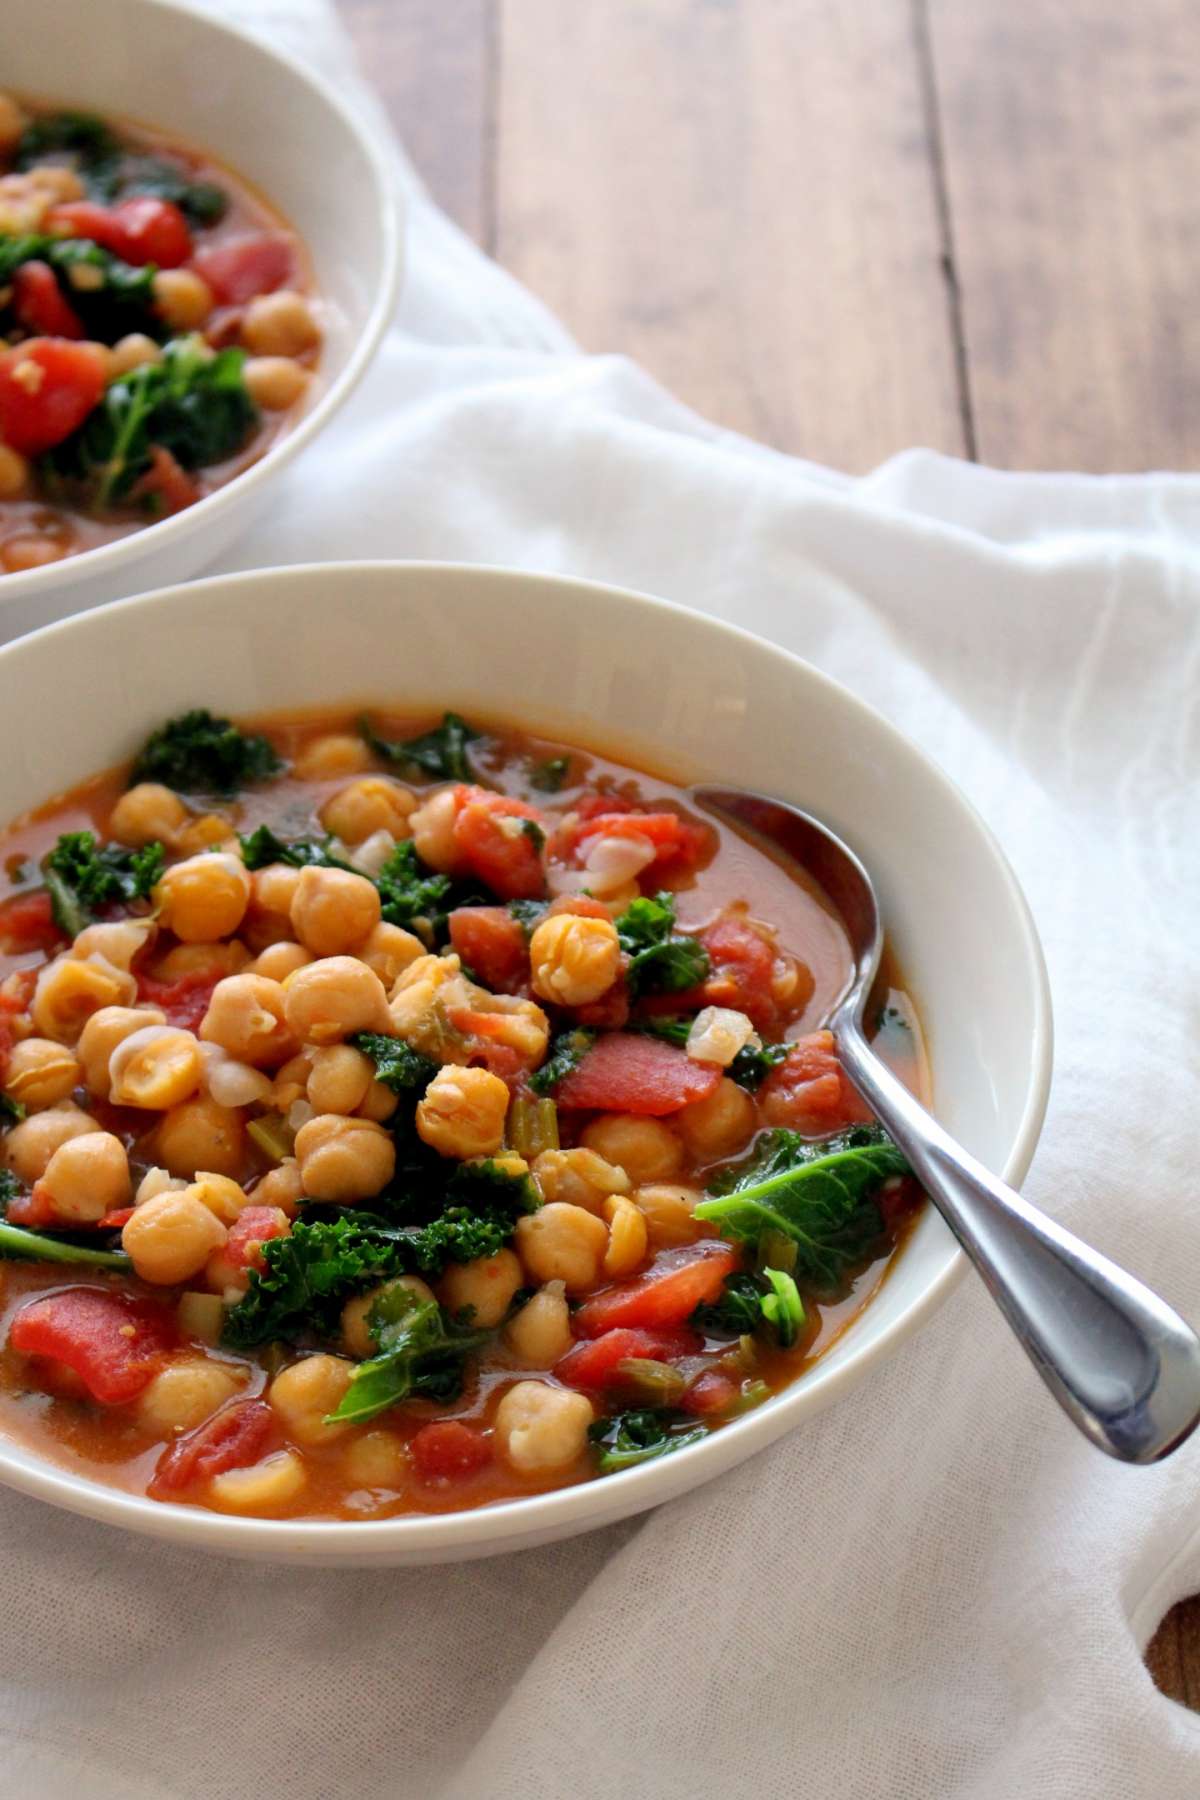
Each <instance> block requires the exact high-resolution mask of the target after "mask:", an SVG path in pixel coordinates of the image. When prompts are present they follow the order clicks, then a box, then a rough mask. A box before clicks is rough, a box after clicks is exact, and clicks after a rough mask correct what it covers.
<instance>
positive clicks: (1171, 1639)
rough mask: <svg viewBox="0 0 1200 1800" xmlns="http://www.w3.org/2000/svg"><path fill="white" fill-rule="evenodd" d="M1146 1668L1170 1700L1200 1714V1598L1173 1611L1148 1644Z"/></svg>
mask: <svg viewBox="0 0 1200 1800" xmlns="http://www.w3.org/2000/svg"><path fill="white" fill-rule="evenodd" d="M1146 1667H1147V1668H1148V1669H1149V1671H1150V1676H1151V1679H1152V1680H1153V1682H1154V1685H1155V1687H1157V1688H1158V1689H1160V1691H1161V1692H1162V1693H1164V1694H1165V1695H1166V1696H1167V1698H1168V1699H1169V1700H1178V1701H1179V1702H1180V1704H1181V1705H1183V1706H1190V1707H1191V1708H1192V1710H1193V1711H1194V1712H1200V1595H1196V1596H1194V1597H1193V1598H1192V1599H1190V1600H1181V1601H1180V1603H1179V1605H1178V1606H1174V1607H1172V1608H1171V1611H1170V1612H1169V1613H1168V1614H1167V1616H1166V1618H1165V1619H1164V1620H1163V1622H1162V1624H1161V1625H1160V1626H1159V1628H1158V1630H1157V1631H1156V1632H1155V1634H1154V1636H1153V1638H1152V1639H1151V1641H1150V1643H1149V1644H1148V1645H1147V1648H1146Z"/></svg>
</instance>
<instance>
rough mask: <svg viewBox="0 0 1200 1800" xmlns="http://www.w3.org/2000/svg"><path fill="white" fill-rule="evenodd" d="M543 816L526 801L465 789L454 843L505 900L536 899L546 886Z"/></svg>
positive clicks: (456, 822)
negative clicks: (543, 857) (543, 862)
mask: <svg viewBox="0 0 1200 1800" xmlns="http://www.w3.org/2000/svg"><path fill="white" fill-rule="evenodd" d="M541 818H542V815H541V814H540V813H539V812H538V809H537V807H536V806H528V805H527V804H526V803H525V801H524V800H512V799H510V798H509V796H508V795H507V794H490V793H488V792H487V791H486V790H485V789H483V788H467V789H466V790H465V792H464V794H463V797H462V803H461V805H460V806H459V809H458V814H457V817H456V818H455V821H454V842H455V844H456V845H457V847H458V849H459V851H460V853H461V855H462V857H463V860H464V861H465V862H466V863H467V864H468V866H469V867H470V869H471V871H472V873H473V874H475V875H478V877H479V879H480V880H481V881H483V882H486V883H487V885H488V887H490V888H491V890H492V892H493V893H494V894H499V896H500V898H501V899H502V900H536V899H538V898H539V897H540V896H541V895H542V894H544V893H545V891H546V875H545V870H544V869H543V867H542V844H543V842H544V840H545V833H544V831H543V828H542V824H541Z"/></svg>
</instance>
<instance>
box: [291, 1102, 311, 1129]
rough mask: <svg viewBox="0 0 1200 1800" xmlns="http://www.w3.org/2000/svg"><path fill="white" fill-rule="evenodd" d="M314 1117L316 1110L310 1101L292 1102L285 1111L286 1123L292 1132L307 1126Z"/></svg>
mask: <svg viewBox="0 0 1200 1800" xmlns="http://www.w3.org/2000/svg"><path fill="white" fill-rule="evenodd" d="M316 1116H317V1112H316V1108H315V1106H314V1105H313V1103H312V1101H311V1100H293V1101H292V1104H291V1105H290V1106H289V1107H288V1109H287V1122H288V1124H289V1126H290V1127H291V1129H292V1130H293V1131H299V1129H300V1127H301V1126H302V1125H307V1124H308V1121H309V1120H310V1119H315V1118H316Z"/></svg>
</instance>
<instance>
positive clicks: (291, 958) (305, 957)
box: [253, 943, 313, 981]
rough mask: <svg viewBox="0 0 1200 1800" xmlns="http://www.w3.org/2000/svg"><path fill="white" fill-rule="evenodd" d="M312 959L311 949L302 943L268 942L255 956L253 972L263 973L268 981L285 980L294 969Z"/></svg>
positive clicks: (256, 973)
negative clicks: (307, 948)
mask: <svg viewBox="0 0 1200 1800" xmlns="http://www.w3.org/2000/svg"><path fill="white" fill-rule="evenodd" d="M312 960H313V953H312V951H311V950H306V949H305V948H304V945H303V944H287V943H276V944H268V945H267V947H266V949H265V950H260V951H259V954H258V955H257V956H256V957H255V959H254V963H253V972H254V974H255V975H265V976H266V978H267V980H268V981H286V980H287V978H288V976H289V975H291V974H292V973H293V971H294V970H296V969H302V968H303V967H304V965H305V963H310V962H312Z"/></svg>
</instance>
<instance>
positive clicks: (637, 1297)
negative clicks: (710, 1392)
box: [572, 1238, 738, 1338]
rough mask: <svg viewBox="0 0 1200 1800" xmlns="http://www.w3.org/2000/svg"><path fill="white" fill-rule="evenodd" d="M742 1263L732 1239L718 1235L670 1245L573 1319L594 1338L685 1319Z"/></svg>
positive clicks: (655, 1328) (659, 1327) (665, 1325)
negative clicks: (679, 1245) (673, 1247)
mask: <svg viewBox="0 0 1200 1800" xmlns="http://www.w3.org/2000/svg"><path fill="white" fill-rule="evenodd" d="M737 1266H738V1253H737V1251H736V1250H735V1249H734V1247H733V1245H732V1244H726V1243H722V1242H720V1241H719V1240H718V1239H716V1238H712V1239H708V1240H706V1241H704V1242H701V1243H699V1244H689V1245H687V1246H686V1247H685V1248H684V1249H681V1250H665V1251H663V1252H662V1254H661V1255H660V1256H658V1257H657V1258H656V1260H655V1261H654V1262H653V1263H652V1264H651V1266H650V1267H649V1268H648V1269H647V1270H646V1272H645V1274H643V1275H637V1276H635V1277H634V1279H633V1280H632V1281H621V1282H618V1283H617V1284H616V1286H615V1287H610V1288H606V1289H605V1290H604V1292H603V1293H601V1294H596V1295H594V1296H593V1298H592V1299H590V1300H585V1301H584V1303H583V1305H582V1306H581V1307H580V1308H579V1310H578V1312H577V1313H576V1314H575V1316H574V1319H573V1321H572V1323H573V1325H574V1328H575V1330H576V1331H578V1332H579V1333H580V1334H581V1335H582V1336H584V1337H591V1338H594V1337H599V1336H600V1335H601V1334H602V1333H603V1332H609V1331H615V1330H617V1329H620V1328H623V1327H625V1326H629V1327H634V1328H641V1329H645V1330H649V1331H660V1330H665V1329H668V1328H669V1327H670V1326H672V1325H682V1324H683V1322H684V1320H685V1319H689V1318H690V1317H691V1315H692V1314H693V1312H695V1310H696V1308H697V1307H698V1306H701V1305H703V1304H704V1303H705V1302H706V1301H711V1300H716V1299H717V1298H718V1296H719V1295H720V1292H721V1289H722V1287H723V1286H724V1284H725V1277H726V1276H727V1275H731V1274H732V1273H733V1271H734V1270H735V1269H736V1268H737Z"/></svg>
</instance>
